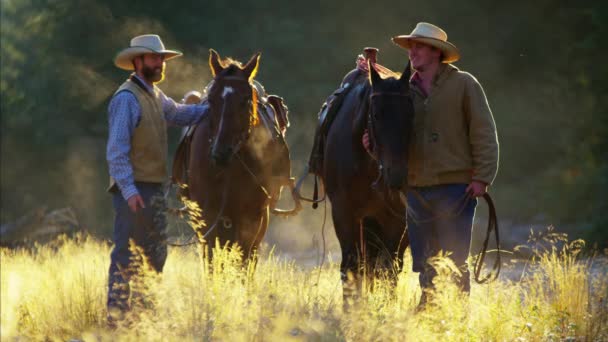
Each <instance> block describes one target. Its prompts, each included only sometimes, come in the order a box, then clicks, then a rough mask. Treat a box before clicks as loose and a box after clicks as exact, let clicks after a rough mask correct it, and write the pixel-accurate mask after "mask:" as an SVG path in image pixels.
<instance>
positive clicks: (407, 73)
mask: <svg viewBox="0 0 608 342" xmlns="http://www.w3.org/2000/svg"><path fill="white" fill-rule="evenodd" d="M411 63H412V62H411V61H409V60H408V61H407V65H406V66H405V70H403V73H402V74H401V78H399V81H401V82H403V83H405V84H406V85H409V84H410V78H411V77H412V65H411Z"/></svg>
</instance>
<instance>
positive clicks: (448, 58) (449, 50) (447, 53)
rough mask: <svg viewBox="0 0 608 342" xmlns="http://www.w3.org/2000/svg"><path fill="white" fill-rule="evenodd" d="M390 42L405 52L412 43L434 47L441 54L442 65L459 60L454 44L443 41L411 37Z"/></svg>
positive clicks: (395, 38)
mask: <svg viewBox="0 0 608 342" xmlns="http://www.w3.org/2000/svg"><path fill="white" fill-rule="evenodd" d="M392 40H393V43H395V44H396V45H399V46H400V47H402V48H404V49H406V50H409V49H410V44H411V42H412V41H415V42H420V43H423V44H428V45H430V46H434V47H436V48H438V49H439V50H441V51H442V52H443V60H442V61H441V62H442V63H454V62H456V61H457V60H459V59H460V52H459V51H458V48H457V47H456V46H455V45H454V44H452V43H450V42H444V41H443V40H439V39H435V38H429V37H420V36H411V35H407V36H396V37H393V38H392Z"/></svg>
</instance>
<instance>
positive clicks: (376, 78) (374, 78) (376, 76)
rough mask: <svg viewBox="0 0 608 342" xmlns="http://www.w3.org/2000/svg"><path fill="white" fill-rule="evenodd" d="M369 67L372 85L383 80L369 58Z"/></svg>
mask: <svg viewBox="0 0 608 342" xmlns="http://www.w3.org/2000/svg"><path fill="white" fill-rule="evenodd" d="M367 67H368V68H369V81H370V83H371V84H372V85H374V84H375V83H379V82H380V81H382V78H381V77H380V74H378V71H376V68H374V65H373V63H372V62H371V61H369V60H368V61H367Z"/></svg>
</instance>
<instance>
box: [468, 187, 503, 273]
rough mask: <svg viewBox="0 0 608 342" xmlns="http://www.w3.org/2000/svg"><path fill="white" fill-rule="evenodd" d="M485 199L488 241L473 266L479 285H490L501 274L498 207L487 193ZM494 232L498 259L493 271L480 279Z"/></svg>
mask: <svg viewBox="0 0 608 342" xmlns="http://www.w3.org/2000/svg"><path fill="white" fill-rule="evenodd" d="M483 198H484V199H485V200H486V203H488V211H489V213H488V230H487V232H486V239H485V240H484V242H483V247H482V249H481V251H480V252H479V254H478V255H479V256H478V257H477V259H476V260H475V264H474V266H473V272H474V274H475V281H476V282H477V283H478V284H484V283H490V282H492V281H494V280H496V279H498V275H499V274H500V267H501V261H500V237H499V234H498V220H497V218H496V207H495V206H494V201H492V197H491V196H490V194H488V193H487V192H486V193H485V194H484V195H483ZM492 231H494V237H495V240H496V259H494V265H493V266H492V270H491V271H490V272H489V273H488V274H486V275H485V276H484V277H483V278H481V277H480V275H481V269H482V268H483V261H484V259H485V257H486V252H487V251H488V242H489V241H490V235H491V234H492Z"/></svg>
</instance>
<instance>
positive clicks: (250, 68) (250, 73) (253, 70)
mask: <svg viewBox="0 0 608 342" xmlns="http://www.w3.org/2000/svg"><path fill="white" fill-rule="evenodd" d="M261 54H262V53H260V52H258V53H256V54H255V55H253V57H251V59H250V60H249V62H247V64H245V66H244V67H243V71H244V72H245V75H247V78H248V79H249V80H250V81H251V80H252V79H254V78H255V75H256V74H257V73H258V66H259V65H260V55H261Z"/></svg>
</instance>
